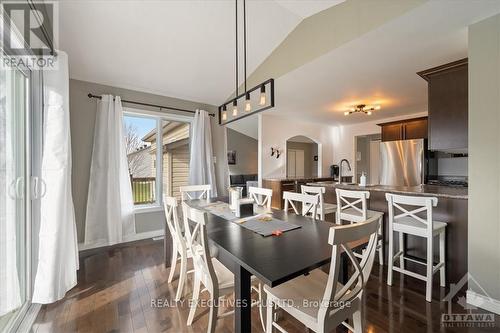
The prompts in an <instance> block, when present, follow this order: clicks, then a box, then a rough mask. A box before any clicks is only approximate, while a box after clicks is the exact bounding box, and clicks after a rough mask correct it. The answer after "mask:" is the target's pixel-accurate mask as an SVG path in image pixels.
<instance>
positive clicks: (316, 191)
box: [300, 185, 337, 221]
mask: <svg viewBox="0 0 500 333" xmlns="http://www.w3.org/2000/svg"><path fill="white" fill-rule="evenodd" d="M300 190H301V192H302V194H309V195H317V196H318V197H319V204H318V212H317V213H316V214H317V215H319V219H320V220H321V221H324V220H325V215H326V214H332V213H335V212H336V211H337V205H335V204H331V203H327V202H325V198H324V194H325V192H326V189H325V188H324V187H322V186H306V185H302V186H301V187H300Z"/></svg>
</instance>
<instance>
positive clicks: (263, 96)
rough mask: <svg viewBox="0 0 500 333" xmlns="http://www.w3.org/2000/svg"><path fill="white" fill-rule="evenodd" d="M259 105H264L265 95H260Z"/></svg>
mask: <svg viewBox="0 0 500 333" xmlns="http://www.w3.org/2000/svg"><path fill="white" fill-rule="evenodd" d="M259 105H266V93H265V92H263V93H260V99H259Z"/></svg>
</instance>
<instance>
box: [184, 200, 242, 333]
mask: <svg viewBox="0 0 500 333" xmlns="http://www.w3.org/2000/svg"><path fill="white" fill-rule="evenodd" d="M182 208H183V212H184V213H185V214H186V218H187V219H189V220H191V221H193V222H194V223H195V227H194V229H193V232H192V234H191V240H190V246H191V248H196V247H200V248H201V249H202V250H201V251H195V252H194V253H193V266H194V284H193V294H192V298H191V303H190V304H191V308H190V310H189V315H188V320H187V325H188V326H191V324H192V323H193V319H194V315H195V313H196V309H197V307H198V301H199V298H200V293H201V292H204V291H208V293H209V294H210V298H209V300H208V301H207V305H208V307H209V313H208V329H207V332H215V326H216V323H217V319H218V318H221V317H225V316H227V315H229V314H231V313H232V312H226V313H224V314H219V313H218V311H217V305H218V303H219V299H220V298H221V297H224V296H226V295H229V294H231V293H233V289H234V275H233V273H232V272H231V271H230V270H229V269H227V268H226V267H225V266H224V265H222V264H221V263H220V261H218V260H217V259H215V258H212V257H211V256H210V251H209V246H208V236H207V231H206V227H205V226H206V222H207V215H206V214H207V213H206V212H203V211H201V210H198V209H195V208H191V207H189V206H187V204H186V203H185V202H183V203H182ZM202 285H203V287H204V289H203V290H201V286H202Z"/></svg>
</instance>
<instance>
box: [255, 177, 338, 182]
mask: <svg viewBox="0 0 500 333" xmlns="http://www.w3.org/2000/svg"><path fill="white" fill-rule="evenodd" d="M315 179H331V180H333V177H267V178H264V179H263V180H271V181H284V180H290V181H313V180H315Z"/></svg>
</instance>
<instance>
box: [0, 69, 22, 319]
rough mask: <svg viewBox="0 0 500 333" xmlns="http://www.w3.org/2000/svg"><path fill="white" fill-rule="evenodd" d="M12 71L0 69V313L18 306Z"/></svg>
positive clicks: (19, 303) (19, 304)
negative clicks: (11, 99) (10, 110)
mask: <svg viewBox="0 0 500 333" xmlns="http://www.w3.org/2000/svg"><path fill="white" fill-rule="evenodd" d="M12 74H13V71H7V70H1V71H0V316H3V315H4V314H6V313H9V312H10V311H12V310H14V309H16V308H18V307H19V306H21V294H20V289H19V275H18V270H17V258H18V255H17V249H16V222H17V219H16V205H17V203H16V201H17V197H16V193H15V190H13V188H15V185H14V184H16V182H17V179H18V177H17V175H16V170H15V169H14V168H15V166H16V165H15V162H13V159H14V151H15V148H14V147H15V141H14V138H13V134H14V133H15V129H13V126H15V115H14V114H13V112H8V110H9V109H11V108H12V107H13V106H12V105H11V104H10V103H9V100H10V98H7V95H10V96H12V92H11V91H12V84H10V85H7V80H9V81H10V82H12ZM7 76H9V79H8V78H7ZM7 90H8V91H7ZM10 96H9V97H10ZM7 103H9V105H7Z"/></svg>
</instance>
